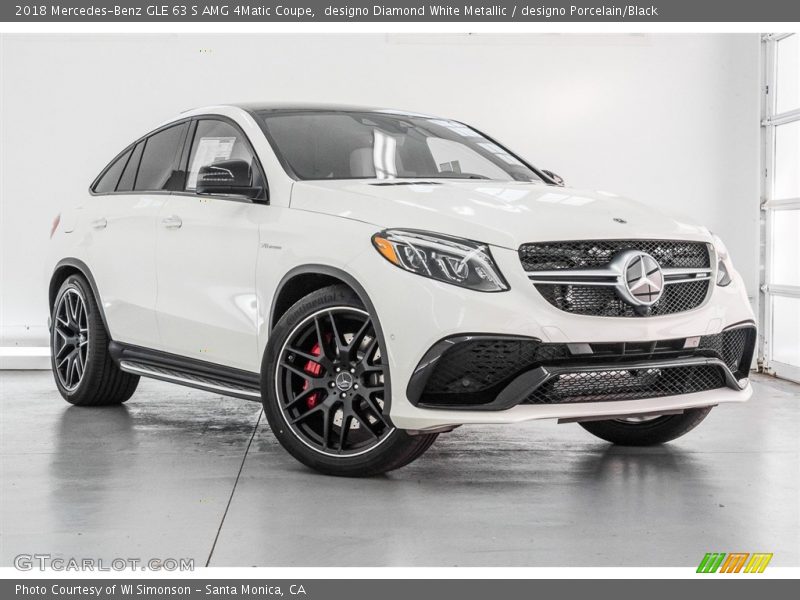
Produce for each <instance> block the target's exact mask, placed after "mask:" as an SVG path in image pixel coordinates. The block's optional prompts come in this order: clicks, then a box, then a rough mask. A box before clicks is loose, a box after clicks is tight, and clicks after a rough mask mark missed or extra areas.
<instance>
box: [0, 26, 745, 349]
mask: <svg viewBox="0 0 800 600" xmlns="http://www.w3.org/2000/svg"><path fill="white" fill-rule="evenodd" d="M0 44H2V45H1V46H0V128H2V129H1V130H0V139H1V140H2V150H1V151H2V155H0V235H2V238H0V252H1V253H2V256H0V285H1V286H2V287H0V346H7V345H15V344H24V345H31V344H37V343H43V340H44V338H45V329H44V327H45V322H46V316H47V308H46V293H45V284H44V280H43V279H44V278H43V274H42V273H41V271H42V269H41V266H40V263H41V259H42V255H43V247H44V246H45V244H46V243H47V236H48V231H49V228H50V224H51V221H52V219H53V217H54V216H55V215H56V213H58V211H59V205H61V204H62V202H63V201H65V200H66V199H67V198H68V197H70V196H71V195H74V194H81V193H83V192H84V190H85V189H86V187H87V185H88V184H89V182H90V181H91V180H92V179H93V178H94V176H95V175H96V174H97V173H98V171H99V170H100V169H101V168H102V167H103V166H104V165H105V164H106V163H107V162H108V160H109V159H110V158H111V157H112V156H113V155H114V154H116V153H117V151H119V150H120V149H121V148H122V147H123V146H125V145H126V144H127V143H128V142H129V141H131V140H132V139H134V138H135V137H138V136H139V135H141V134H143V133H145V132H147V131H148V130H149V129H151V128H152V127H154V126H155V125H156V124H158V123H159V122H160V121H162V120H163V119H166V118H168V117H171V116H172V115H174V114H175V113H177V112H179V111H181V110H183V109H186V108H190V107H193V106H197V105H202V104H211V103H217V102H236V101H249V100H255V101H271V100H296V101H318V102H341V103H352V104H363V105H380V106H389V107H395V108H404V109H410V110H418V111H421V112H427V113H434V114H441V115H444V116H450V117H453V118H457V119H463V120H465V121H467V122H469V123H472V124H474V125H476V126H477V127H479V128H480V129H482V130H485V131H486V132H488V133H490V134H491V135H493V136H494V137H497V138H498V139H500V140H501V141H503V142H505V143H506V144H507V145H509V146H510V147H511V148H514V149H516V150H517V151H518V152H520V153H521V154H523V155H524V156H526V157H528V158H529V159H530V160H531V161H533V162H534V163H535V164H537V165H539V166H541V167H543V168H550V169H552V170H554V171H556V172H558V173H559V174H561V175H562V176H563V177H564V178H565V179H566V180H567V182H568V183H569V184H574V185H576V186H579V187H589V188H594V189H604V190H612V191H615V192H618V193H622V194H626V195H630V196H632V197H635V198H638V199H640V200H643V201H644V202H647V203H649V204H651V205H653V206H658V207H660V208H662V209H666V210H668V211H671V212H675V213H679V214H690V215H692V216H693V217H694V218H696V219H697V220H699V221H701V222H703V223H704V224H707V225H708V226H709V227H710V228H711V229H712V230H713V231H715V232H717V233H719V234H720V235H721V236H722V237H723V238H724V239H725V240H726V241H727V243H728V246H729V248H730V250H731V253H732V255H733V258H734V261H735V262H736V264H737V266H738V268H739V269H740V270H741V271H742V273H743V275H744V276H745V279H746V280H747V283H748V288H749V293H750V295H751V297H753V296H755V295H756V290H757V284H758V271H757V269H758V250H757V245H758V225H757V220H758V217H759V212H758V197H759V186H758V164H759V128H758V119H759V38H758V35H756V34H745V35H532V36H527V35H526V36H512V35H448V36H445V35H429V34H426V35H291V36H288V35H287V36H279V35H220V36H215V35H130V36H123V35H71V36H67V35H38V36H36V35H4V36H2V38H0Z"/></svg>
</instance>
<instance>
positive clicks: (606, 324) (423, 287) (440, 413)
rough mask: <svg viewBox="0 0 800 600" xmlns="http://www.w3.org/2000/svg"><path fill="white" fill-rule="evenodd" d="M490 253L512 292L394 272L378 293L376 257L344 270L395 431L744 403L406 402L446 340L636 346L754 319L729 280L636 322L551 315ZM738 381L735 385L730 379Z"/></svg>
mask: <svg viewBox="0 0 800 600" xmlns="http://www.w3.org/2000/svg"><path fill="white" fill-rule="evenodd" d="M492 253H493V256H494V258H495V261H496V262H497V263H498V266H499V267H500V269H501V271H502V272H503V274H504V275H505V277H506V279H507V280H508V282H509V284H510V286H511V290H510V291H508V292H503V293H497V294H482V293H479V292H473V291H470V290H464V289H461V288H457V287H455V286H450V285H447V284H444V283H437V282H434V281H431V280H428V279H425V278H422V277H419V276H417V275H414V274H411V273H406V272H404V271H400V270H395V271H393V272H392V277H393V281H392V285H390V286H387V285H386V280H387V272H386V269H387V268H388V267H387V265H386V264H385V261H384V260H383V259H382V258H381V257H380V256H379V255H378V254H377V253H375V252H367V253H364V254H362V255H361V256H360V257H358V258H357V259H356V260H355V261H353V263H351V264H350V265H349V267H350V270H351V272H352V273H353V274H354V275H355V276H356V277H357V278H358V279H359V281H361V282H362V283H363V284H364V287H365V291H366V292H367V294H368V295H369V297H370V299H371V301H372V304H373V307H374V310H375V312H376V314H377V315H378V317H379V319H380V322H381V326H382V330H383V334H384V338H385V343H386V350H387V352H386V353H387V358H388V362H389V366H390V369H391V391H392V396H391V404H390V416H391V419H392V421H393V423H394V424H395V425H396V426H397V427H399V428H401V429H414V430H426V429H437V428H441V427H448V426H452V425H460V424H472V423H474V424H477V423H515V422H520V421H527V420H534V419H576V418H591V417H601V418H602V417H608V418H611V417H614V416H619V415H629V414H643V413H649V412H658V411H661V412H669V411H680V410H685V409H688V408H695V407H703V406H711V405H716V404H721V403H726V402H741V401H745V400H747V399H748V398H749V397H750V395H751V390H750V387H749V385H748V384H746V383H745V382H742V386H741V389H732V388H731V387H725V386H723V387H720V388H714V389H709V390H705V391H698V392H694V393H679V394H670V395H663V396H659V397H649V398H637V399H620V400H610V401H603V402H570V403H557V404H541V403H540V404H530V403H524V402H523V403H516V404H513V403H512V405H511V407H501V408H500V409H498V410H486V409H485V408H475V407H474V406H473V407H461V408H459V409H457V410H453V409H452V407H451V408H440V407H433V406H425V403H421V402H419V397H416V398H415V397H414V396H415V392H414V385H410V384H412V382H413V381H414V380H415V373H416V372H417V370H418V368H419V366H420V365H422V364H424V363H425V355H426V353H428V351H429V350H430V349H431V348H433V347H434V346H436V344H437V343H438V342H440V341H441V340H443V339H447V338H452V337H453V336H467V337H470V336H480V335H486V336H492V337H503V336H510V337H514V338H524V339H534V340H537V341H541V343H543V344H560V345H568V344H571V345H578V346H580V345H585V344H592V343H600V344H603V343H623V342H627V343H634V344H638V343H643V342H657V341H660V340H678V339H683V340H685V339H687V338H695V337H698V336H706V335H713V334H719V333H721V332H722V331H723V330H724V329H726V328H729V327H730V326H732V325H736V324H742V323H744V322H752V321H753V313H752V310H751V309H750V306H749V303H748V301H747V298H746V295H745V294H744V285H743V283H742V281H741V278H740V277H739V276H738V275H736V276H735V277H734V282H733V283H732V284H731V285H729V286H727V287H724V288H720V287H715V288H714V289H713V291H712V293H711V295H710V297H709V298H708V300H707V301H706V302H705V303H704V304H703V305H702V306H700V307H699V308H696V309H694V310H690V311H686V312H682V313H677V314H671V315H663V316H653V317H641V318H615V317H598V316H587V315H575V314H570V313H566V312H564V311H561V310H558V309H557V308H556V307H554V306H552V305H551V304H550V303H548V302H547V300H545V298H544V297H542V295H541V294H539V292H537V291H536V289H534V287H533V286H532V285H531V282H530V280H529V279H528V277H527V274H526V273H525V271H524V270H523V269H522V266H521V265H520V262H519V257H518V254H517V253H516V252H514V251H511V250H506V249H502V248H493V249H492ZM394 278H396V279H394ZM739 379H744V378H742V377H739V378H736V380H737V381H738V380H739ZM736 387H740V386H738V385H737V386H736Z"/></svg>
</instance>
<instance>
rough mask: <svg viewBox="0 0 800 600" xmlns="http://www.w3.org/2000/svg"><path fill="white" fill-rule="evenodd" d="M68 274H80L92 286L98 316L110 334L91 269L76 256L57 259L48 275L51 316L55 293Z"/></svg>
mask: <svg viewBox="0 0 800 600" xmlns="http://www.w3.org/2000/svg"><path fill="white" fill-rule="evenodd" d="M70 275H82V276H83V277H84V279H86V281H88V282H89V287H91V288H92V294H94V299H95V301H96V302H97V308H98V309H99V311H100V318H101V319H102V321H103V325H104V326H105V328H106V332H107V333H108V334H109V338H110V336H111V330H110V329H109V328H108V321H107V320H106V313H105V311H104V310H103V303H102V302H101V300H100V293H99V292H98V291H97V284H96V283H95V280H94V276H93V275H92V271H91V270H90V269H89V267H88V266H87V265H86V263H85V262H83V261H82V260H80V259H78V258H63V259H61V260H60V261H58V264H57V265H56V266H55V268H54V269H53V274H52V275H51V276H50V284H49V286H48V296H47V300H48V308H49V311H50V316H51V318H52V316H53V305H54V304H55V302H56V295H57V294H58V290H59V289H60V288H61V286H62V284H63V283H64V282H65V281H66V280H67V278H68V277H69V276H70Z"/></svg>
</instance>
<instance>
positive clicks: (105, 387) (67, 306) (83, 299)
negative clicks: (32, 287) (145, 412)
mask: <svg viewBox="0 0 800 600" xmlns="http://www.w3.org/2000/svg"><path fill="white" fill-rule="evenodd" d="M109 341H110V340H109V337H108V333H107V332H106V328H105V325H104V324H103V319H102V318H101V316H100V309H99V308H98V306H97V302H96V301H95V298H94V294H92V289H91V287H90V286H89V284H88V283H87V281H86V279H84V278H83V277H82V276H80V275H70V276H69V277H67V279H66V280H65V281H64V283H63V284H62V285H61V288H60V289H59V291H58V294H57V295H56V300H55V304H54V305H53V316H52V326H51V330H50V350H51V352H50V361H51V365H52V368H53V375H54V377H55V380H56V387H57V388H58V391H59V392H60V393H61V396H62V397H63V398H64V400H66V401H67V402H69V403H71V404H75V405H77V406H106V405H111V404H121V403H123V402H125V401H126V400H128V399H129V398H130V397H131V396H132V395H133V392H134V391H135V390H136V386H137V385H138V383H139V377H138V376H137V375H131V374H129V373H124V372H123V371H121V370H120V369H119V367H118V366H117V365H116V363H114V361H113V360H112V358H111V355H110V354H109V352H108V342H109Z"/></svg>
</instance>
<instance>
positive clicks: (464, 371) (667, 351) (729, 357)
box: [412, 326, 756, 407]
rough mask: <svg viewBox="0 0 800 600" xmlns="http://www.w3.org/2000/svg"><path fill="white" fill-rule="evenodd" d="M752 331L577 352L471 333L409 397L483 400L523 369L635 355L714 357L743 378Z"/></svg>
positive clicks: (424, 401) (442, 402)
mask: <svg viewBox="0 0 800 600" xmlns="http://www.w3.org/2000/svg"><path fill="white" fill-rule="evenodd" d="M755 337H756V330H755V328H754V327H752V326H745V327H741V328H737V329H729V330H727V331H723V332H722V333H718V334H714V335H704V336H702V337H700V340H699V342H698V343H697V346H696V347H693V348H685V347H684V346H685V345H686V342H687V339H686V338H673V339H668V340H657V341H648V342H593V343H589V344H577V345H574V346H572V348H573V349H575V352H576V353H573V352H572V351H571V350H570V346H568V345H567V344H544V343H542V342H539V341H538V340H535V339H530V338H512V337H507V338H491V337H473V338H472V339H469V340H467V341H463V342H460V343H457V344H454V345H453V346H451V347H450V348H448V349H447V350H446V351H445V352H444V353H443V354H442V355H441V357H439V359H438V360H437V361H435V363H433V365H432V366H431V367H430V371H429V372H428V373H427V380H426V381H425V384H424V387H423V388H422V392H421V395H420V396H419V398H412V401H413V402H416V403H419V404H421V405H425V406H473V407H475V406H481V405H485V404H489V403H491V402H492V401H493V400H494V399H495V398H496V397H497V395H498V394H499V393H500V392H501V391H502V390H503V389H504V388H505V387H506V386H508V384H509V383H511V381H513V380H514V379H515V378H516V377H518V376H519V375H521V374H522V373H525V372H526V371H530V370H532V369H536V368H538V367H551V366H552V367H565V366H569V365H587V364H589V365H591V364H592V363H596V364H603V365H608V364H613V365H616V364H619V365H620V370H621V371H627V370H628V369H625V368H624V365H625V363H633V362H638V361H645V360H647V361H650V360H662V359H663V360H665V361H666V360H671V359H677V358H684V357H708V358H718V359H720V360H722V361H723V362H724V363H725V364H726V365H727V366H728V368H729V369H730V370H731V372H733V374H734V376H735V377H736V378H737V379H741V378H743V377H747V373H748V371H749V369H750V362H751V360H752V356H753V349H754V347H755ZM579 348H580V349H579ZM674 368H677V367H674ZM687 368H688V367H687ZM692 368H695V369H697V368H700V367H692ZM662 381H663V380H662ZM717 387H720V386H717ZM709 389H711V388H709ZM697 391H700V390H697ZM681 393H688V392H681ZM667 395H668V394H667ZM640 397H651V396H640Z"/></svg>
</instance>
